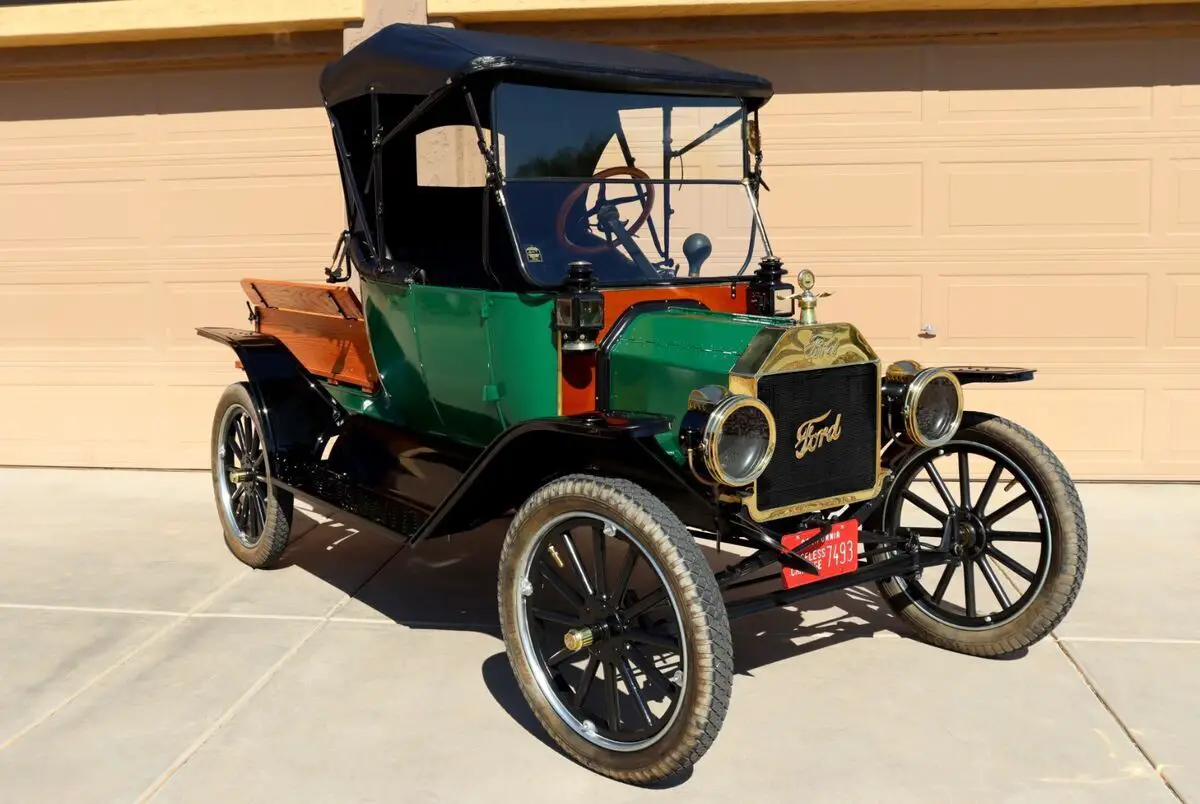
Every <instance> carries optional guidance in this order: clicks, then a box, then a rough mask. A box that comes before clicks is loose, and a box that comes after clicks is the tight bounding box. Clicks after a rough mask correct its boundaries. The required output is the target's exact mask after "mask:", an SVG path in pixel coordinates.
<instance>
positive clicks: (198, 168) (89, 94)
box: [0, 64, 344, 467]
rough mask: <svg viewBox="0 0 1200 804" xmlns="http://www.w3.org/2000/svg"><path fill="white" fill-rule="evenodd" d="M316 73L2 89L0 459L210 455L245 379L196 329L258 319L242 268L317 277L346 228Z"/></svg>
mask: <svg viewBox="0 0 1200 804" xmlns="http://www.w3.org/2000/svg"><path fill="white" fill-rule="evenodd" d="M318 72H319V65H312V64H310V65H303V66H296V65H291V66H285V67H278V68H274V67H256V68H252V69H243V70H227V71H211V70H196V71H190V72H188V71H183V72H172V73H165V72H160V73H153V72H144V73H138V74H137V75H120V76H112V77H108V78H103V79H96V80H82V81H81V80H75V79H55V80H47V81H36V82H13V83H8V84H5V85H4V89H3V92H4V93H5V95H4V97H5V101H6V106H5V108H4V109H2V110H0V167H4V168H5V169H3V170H0V220H5V224H6V225H5V226H4V227H3V229H2V230H0V257H2V262H0V264H2V265H3V268H2V269H0V299H2V301H3V304H0V307H3V309H4V311H5V313H6V315H5V316H4V317H2V318H0V342H2V343H3V344H4V345H5V347H6V348H5V349H4V350H3V352H2V353H0V398H2V399H3V400H4V403H3V404H4V410H5V414H6V415H5V416H0V420H3V424H2V425H0V463H49V464H62V465H72V466H87V465H99V466H149V467H203V466H205V465H207V462H208V458H207V439H208V431H209V427H210V424H211V421H210V418H211V413H212V406H213V405H214V404H215V402H216V399H217V397H218V396H219V394H220V392H221V389H222V388H223V387H224V386H225V385H227V384H228V383H229V382H233V381H236V380H237V379H239V378H241V377H243V376H244V375H243V374H242V373H241V372H240V371H238V370H237V369H236V368H235V367H234V359H235V358H234V355H233V353H232V352H231V351H230V350H229V349H228V348H226V347H223V346H220V345H218V344H214V343H211V342H209V341H206V340H204V339H202V338H200V337H199V336H197V335H196V334H195V329H196V327H199V326H204V325H215V326H222V325H223V326H231V327H242V328H246V327H249V326H250V324H249V322H248V321H247V320H246V306H245V296H244V295H243V293H242V291H241V288H240V286H239V284H238V281H239V280H240V279H241V278H242V277H244V276H247V275H259V276H263V277H266V278H279V279H320V278H321V276H322V274H321V268H322V266H323V265H324V264H325V263H326V261H327V260H328V259H329V253H330V251H331V249H332V246H333V241H334V238H335V236H336V234H337V233H338V232H339V231H340V230H341V227H342V224H343V220H342V219H343V216H344V212H343V210H342V208H341V203H340V199H341V195H340V185H339V182H338V178H337V166H336V163H335V160H334V157H333V149H332V143H331V141H330V137H329V126H328V121H327V118H326V116H325V113H324V110H323V108H322V107H321V103H320V98H319V95H318V93H317V88H316V82H317V75H318ZM10 89H11V90H13V91H12V92H10V91H9V90H10ZM10 97H11V98H14V99H15V101H14V104H15V105H14V106H8V105H7V104H8V102H9V99H10ZM10 410H14V411H16V412H17V415H16V416H9V415H8V412H9V411H10Z"/></svg>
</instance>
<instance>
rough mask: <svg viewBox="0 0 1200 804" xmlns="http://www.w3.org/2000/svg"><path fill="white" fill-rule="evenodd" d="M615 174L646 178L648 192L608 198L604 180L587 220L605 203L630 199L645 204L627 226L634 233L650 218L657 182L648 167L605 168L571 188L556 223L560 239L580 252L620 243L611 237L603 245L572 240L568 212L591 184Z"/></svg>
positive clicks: (584, 216) (592, 251)
mask: <svg viewBox="0 0 1200 804" xmlns="http://www.w3.org/2000/svg"><path fill="white" fill-rule="evenodd" d="M613 176H629V177H630V178H632V179H635V180H639V181H642V182H645V183H646V193H645V195H631V196H626V197H623V198H616V199H613V200H612V201H608V200H606V199H605V198H604V185H603V184H602V185H600V197H599V198H598V199H596V205H595V206H593V207H592V208H591V209H588V210H586V211H585V212H584V214H583V219H584V220H585V221H586V220H587V219H589V218H591V217H593V216H596V215H598V213H599V212H600V209H601V208H602V207H604V206H615V205H617V204H624V203H626V202H628V201H640V202H641V204H642V214H641V215H639V216H638V218H637V220H636V221H634V223H633V225H632V226H630V227H629V228H628V229H627V230H626V231H628V232H629V234H630V235H631V236H632V235H634V234H636V233H637V231H638V230H639V229H641V228H642V226H644V225H645V224H646V221H647V220H649V219H650V211H651V209H653V207H654V185H653V184H651V183H650V175H649V174H648V173H646V171H644V170H642V169H640V168H635V167H633V166H631V165H618V166H617V167H610V168H605V169H604V170H601V171H600V172H599V173H597V174H595V175H594V176H592V177H591V178H590V179H588V180H587V181H582V182H580V183H579V185H578V186H576V187H575V189H574V190H572V191H571V193H570V195H568V196H567V197H566V199H565V200H564V201H563V203H562V206H561V207H559V208H558V220H557V221H556V223H555V231H556V232H557V234H558V242H559V243H560V244H561V245H562V246H563V247H564V248H566V249H568V250H570V251H574V252H575V253H577V254H599V253H600V252H602V251H607V250H609V249H612V248H616V247H617V245H618V244H617V243H616V242H614V241H613V240H612V239H611V238H610V239H609V241H608V242H607V243H605V244H604V245H601V246H580V245H576V244H575V243H572V242H571V238H569V237H567V213H568V212H570V210H571V207H573V206H574V205H575V202H577V201H578V200H579V197H580V196H582V195H583V194H584V193H586V192H587V191H588V188H589V187H591V186H592V184H594V183H595V182H597V181H600V180H601V179H608V178H612V177H613ZM635 186H636V185H635ZM598 222H599V221H598V220H597V223H598ZM590 227H591V225H590V224H589V228H590Z"/></svg>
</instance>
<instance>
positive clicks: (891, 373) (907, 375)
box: [884, 360, 924, 382]
mask: <svg viewBox="0 0 1200 804" xmlns="http://www.w3.org/2000/svg"><path fill="white" fill-rule="evenodd" d="M923 370H924V367H923V366H922V365H921V364H920V363H918V362H917V361H915V360H897V361H896V362H894V363H892V364H891V365H889V366H888V367H887V371H886V372H885V373H884V376H885V377H886V378H887V379H889V380H893V381H895V382H903V381H906V380H911V379H912V378H913V377H915V376H917V375H918V374H920V373H921V371H923Z"/></svg>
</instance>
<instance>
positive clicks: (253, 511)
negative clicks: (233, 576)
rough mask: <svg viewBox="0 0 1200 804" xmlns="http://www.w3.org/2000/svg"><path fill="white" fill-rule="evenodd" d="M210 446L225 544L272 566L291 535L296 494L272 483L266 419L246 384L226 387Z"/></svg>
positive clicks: (251, 562)
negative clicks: (293, 502) (258, 409)
mask: <svg viewBox="0 0 1200 804" xmlns="http://www.w3.org/2000/svg"><path fill="white" fill-rule="evenodd" d="M212 451H213V454H212V479H213V493H214V495H215V497H216V502H217V510H218V513H219V514H220V519H221V526H222V528H223V530H224V531H225V543H226V544H227V545H228V547H229V549H230V551H232V552H233V554H234V555H235V556H237V557H238V559H240V560H241V561H242V562H243V563H246V564H248V565H250V566H252V567H257V568H261V567H267V566H270V565H271V564H273V563H275V562H276V561H277V560H278V559H279V556H280V555H281V554H282V553H283V551H284V549H285V548H286V547H287V543H288V538H289V536H290V535H291V525H292V497H291V495H289V494H286V493H284V492H280V491H278V490H276V489H275V488H274V487H273V486H272V484H271V466H270V460H269V458H268V455H267V445H266V439H265V438H264V437H263V430H262V422H261V421H260V419H259V417H258V414H257V412H256V411H255V407H254V401H253V399H252V398H251V396H250V393H249V391H248V390H247V388H246V387H245V385H244V384H242V383H238V384H236V385H231V386H230V387H229V388H227V389H226V390H225V393H224V394H223V395H222V397H221V400H220V402H219V403H218V405H217V412H216V415H215V416H214V420H213V432H212Z"/></svg>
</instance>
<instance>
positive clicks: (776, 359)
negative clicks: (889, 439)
mask: <svg viewBox="0 0 1200 804" xmlns="http://www.w3.org/2000/svg"><path fill="white" fill-rule="evenodd" d="M767 329H771V330H774V331H773V332H769V333H767V334H764V333H765V332H767ZM760 336H761V338H760ZM768 347H769V348H768ZM863 363H870V364H872V365H873V366H874V367H875V445H876V447H875V482H874V484H873V485H872V486H870V487H869V488H865V489H859V490H858V491H852V492H847V493H845V494H838V495H834V496H831V497H822V498H819V499H813V500H803V501H801V502H798V503H794V504H792V505H784V506H779V507H777V508H768V509H762V508H759V507H758V484H757V483H755V485H754V487H753V488H752V490H751V493H750V494H749V495H748V496H747V497H746V498H745V499H744V501H743V502H744V504H745V506H746V510H747V512H748V513H749V514H750V518H751V519H753V520H754V521H755V522H766V521H769V520H772V519H779V518H781V517H786V516H795V515H796V514H804V513H809V512H811V511H820V510H822V509H825V508H839V507H841V506H843V505H849V504H850V503H855V502H861V501H863V500H869V499H871V498H872V497H876V496H878V494H879V492H880V490H881V489H882V488H883V482H884V480H885V479H886V478H887V476H888V474H889V473H888V471H887V470H886V469H884V468H883V464H882V461H881V450H880V449H879V445H880V443H881V437H882V433H883V376H882V374H883V372H882V365H881V363H880V360H879V357H878V356H877V355H876V354H875V351H874V350H873V349H872V348H871V346H870V344H868V343H867V341H866V339H865V338H864V337H863V336H862V333H860V332H859V331H858V329H857V328H856V327H855V326H854V325H852V324H847V323H830V324H811V325H808V324H798V325H794V326H791V327H788V328H787V329H785V330H776V329H775V328H766V329H764V331H763V332H760V333H759V335H758V336H755V338H754V340H752V341H751V343H750V346H749V347H747V349H746V352H745V353H744V354H743V356H742V358H741V359H739V360H738V362H737V364H736V365H735V366H734V368H733V370H732V371H731V372H730V374H729V390H730V391H731V392H733V393H737V394H741V395H745V396H750V397H753V398H754V399H758V382H759V380H760V379H761V378H763V377H764V376H768V375H772V374H791V373H794V372H799V371H812V370H814V369H822V368H830V367H833V366H853V365H861V364H863ZM773 418H774V417H772V419H773Z"/></svg>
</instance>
